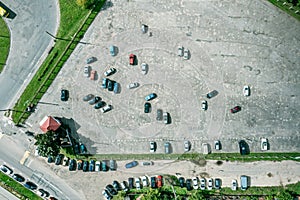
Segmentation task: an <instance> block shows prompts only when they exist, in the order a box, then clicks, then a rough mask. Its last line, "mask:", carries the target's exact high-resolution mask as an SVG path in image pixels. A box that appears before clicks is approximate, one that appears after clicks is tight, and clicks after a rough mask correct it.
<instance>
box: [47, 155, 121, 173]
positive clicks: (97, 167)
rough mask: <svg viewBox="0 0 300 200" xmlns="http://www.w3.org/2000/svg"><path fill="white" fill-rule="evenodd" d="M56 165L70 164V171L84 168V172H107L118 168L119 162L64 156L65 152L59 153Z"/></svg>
mask: <svg viewBox="0 0 300 200" xmlns="http://www.w3.org/2000/svg"><path fill="white" fill-rule="evenodd" d="M48 162H49V163H51V162H53V161H52V160H49V158H48ZM54 163H55V165H63V166H68V167H69V171H75V170H76V169H77V170H82V171H83V172H88V171H90V172H94V171H96V172H99V171H103V172H107V171H108V170H111V171H115V170H117V162H116V160H102V161H99V160H98V161H96V160H93V159H92V160H89V161H87V160H75V159H70V158H69V157H66V156H64V155H63V154H58V155H57V156H56V158H55V161H54Z"/></svg>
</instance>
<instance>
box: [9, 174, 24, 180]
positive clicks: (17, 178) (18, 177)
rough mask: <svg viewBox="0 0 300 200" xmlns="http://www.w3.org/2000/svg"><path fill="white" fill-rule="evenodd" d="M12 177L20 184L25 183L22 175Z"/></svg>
mask: <svg viewBox="0 0 300 200" xmlns="http://www.w3.org/2000/svg"><path fill="white" fill-rule="evenodd" d="M12 177H13V179H15V180H16V181H18V182H24V181H25V178H24V177H23V176H21V175H20V174H14V175H13V176H12Z"/></svg>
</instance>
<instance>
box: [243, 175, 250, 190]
mask: <svg viewBox="0 0 300 200" xmlns="http://www.w3.org/2000/svg"><path fill="white" fill-rule="evenodd" d="M248 183H249V177H248V176H245V175H242V176H241V190H246V189H247V188H248V186H249V185H248Z"/></svg>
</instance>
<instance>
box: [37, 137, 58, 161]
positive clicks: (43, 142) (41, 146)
mask: <svg viewBox="0 0 300 200" xmlns="http://www.w3.org/2000/svg"><path fill="white" fill-rule="evenodd" d="M35 139H36V143H35V145H37V146H38V153H39V155H40V156H43V157H47V156H56V155H57V154H58V153H59V151H60V146H59V143H58V141H57V137H56V133H55V132H53V131H48V132H47V133H45V134H38V135H37V136H35Z"/></svg>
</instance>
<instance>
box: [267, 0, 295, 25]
mask: <svg viewBox="0 0 300 200" xmlns="http://www.w3.org/2000/svg"><path fill="white" fill-rule="evenodd" d="M268 1H269V2H270V3H272V4H273V5H275V6H276V7H278V8H279V9H281V10H283V11H284V12H286V13H287V14H289V15H290V16H293V17H294V18H296V19H297V20H299V21H300V3H298V5H297V6H292V3H288V2H289V1H288V0H268ZM284 2H286V4H285V5H284ZM297 10H298V13H295V12H296V11H297Z"/></svg>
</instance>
